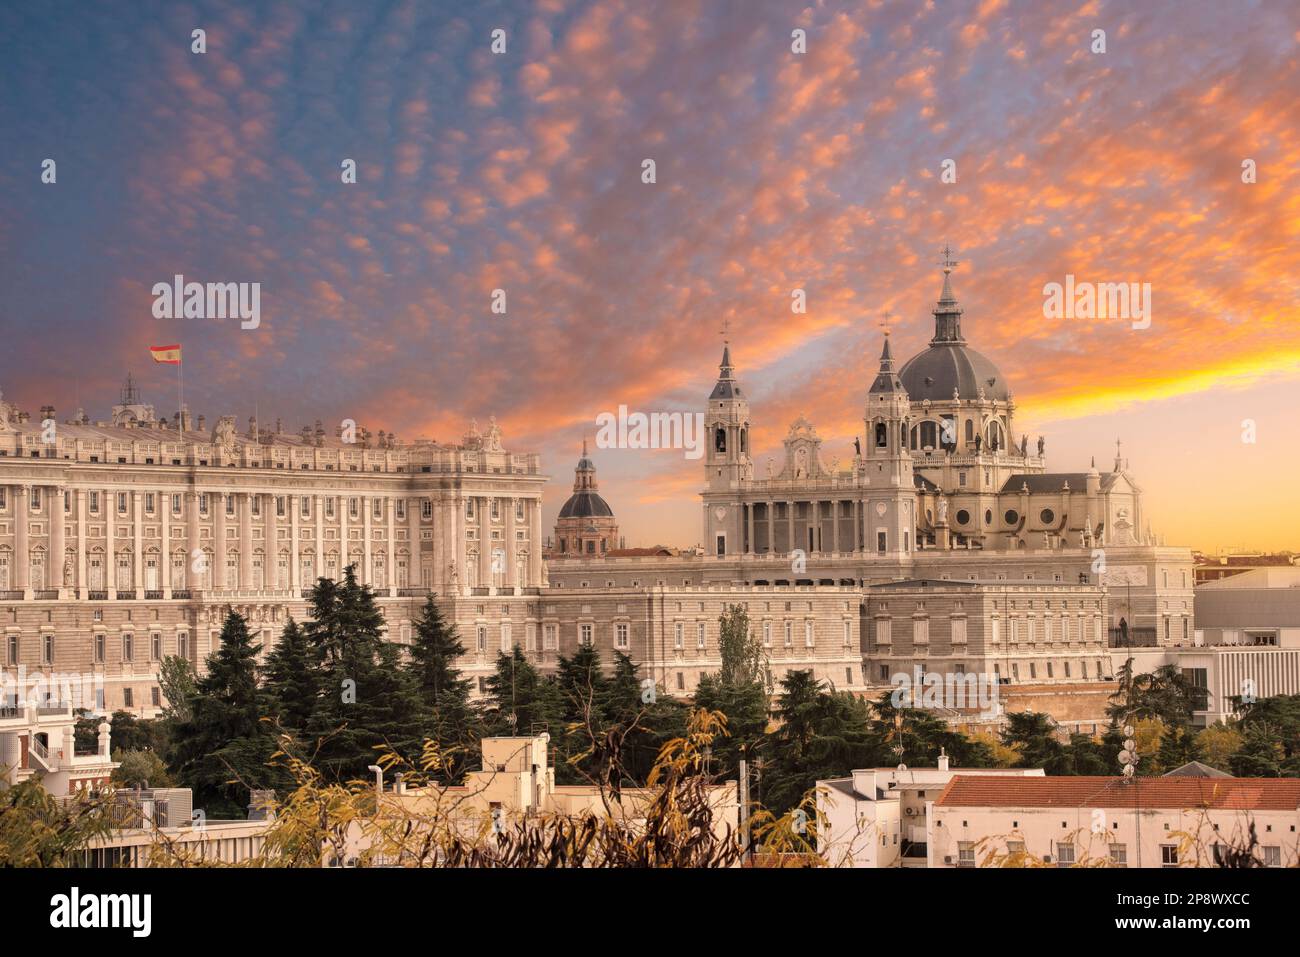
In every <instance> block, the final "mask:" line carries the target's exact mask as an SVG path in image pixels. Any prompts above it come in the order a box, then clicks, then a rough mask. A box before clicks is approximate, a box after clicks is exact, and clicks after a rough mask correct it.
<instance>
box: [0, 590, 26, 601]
mask: <svg viewBox="0 0 1300 957" xmlns="http://www.w3.org/2000/svg"><path fill="white" fill-rule="evenodd" d="M22 598H23V593H22V592H21V591H13V590H9V591H0V601H22Z"/></svg>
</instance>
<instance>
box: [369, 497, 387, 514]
mask: <svg viewBox="0 0 1300 957" xmlns="http://www.w3.org/2000/svg"><path fill="white" fill-rule="evenodd" d="M370 517H371V518H383V517H384V500H383V499H382V498H376V499H373V504H372V505H371V507H370Z"/></svg>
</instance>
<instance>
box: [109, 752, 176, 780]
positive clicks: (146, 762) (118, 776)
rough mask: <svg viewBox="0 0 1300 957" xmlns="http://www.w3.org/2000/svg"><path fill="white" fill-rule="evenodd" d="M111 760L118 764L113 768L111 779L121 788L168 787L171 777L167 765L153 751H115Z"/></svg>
mask: <svg viewBox="0 0 1300 957" xmlns="http://www.w3.org/2000/svg"><path fill="white" fill-rule="evenodd" d="M113 760H114V761H118V762H120V764H119V765H118V766H117V767H116V768H114V769H113V775H112V781H113V783H114V784H115V785H117V786H118V787H123V788H137V787H139V788H169V787H171V786H172V777H171V775H170V774H168V773H167V765H165V764H164V763H163V760H162V758H160V757H158V755H157V754H155V753H154V752H153V751H116V752H114V753H113Z"/></svg>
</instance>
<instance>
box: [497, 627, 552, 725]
mask: <svg viewBox="0 0 1300 957" xmlns="http://www.w3.org/2000/svg"><path fill="white" fill-rule="evenodd" d="M487 692H488V713H487V714H486V715H485V725H486V727H487V729H488V732H489V733H490V734H492V735H508V736H526V735H530V734H540V733H541V732H543V731H546V732H547V733H549V734H550V735H551V737H552V739H556V738H558V737H559V735H560V733H561V731H562V730H563V724H564V704H563V701H562V700H561V697H560V691H559V687H558V685H557V684H556V682H555V681H554V679H551V678H547V677H544V676H543V675H542V674H541V673H540V672H539V671H538V670H537V669H536V668H535V667H533V664H532V662H530V661H529V660H528V659H527V658H526V657H525V656H524V653H523V650H522V649H521V648H520V647H519V646H518V645H515V647H514V648H513V649H511V652H510V653H509V654H506V653H505V652H502V653H501V654H499V655H497V660H496V671H495V672H494V673H493V674H492V675H490V676H489V677H488V679H487Z"/></svg>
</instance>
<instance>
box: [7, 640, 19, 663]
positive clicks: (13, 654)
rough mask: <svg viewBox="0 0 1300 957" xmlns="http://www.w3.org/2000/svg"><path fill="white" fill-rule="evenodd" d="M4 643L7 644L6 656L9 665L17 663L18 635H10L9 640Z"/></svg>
mask: <svg viewBox="0 0 1300 957" xmlns="http://www.w3.org/2000/svg"><path fill="white" fill-rule="evenodd" d="M6 645H7V646H8V648H7V650H6V655H7V657H8V661H9V664H11V665H16V664H18V636H17V635H10V636H9V640H8V641H7V642H6Z"/></svg>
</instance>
